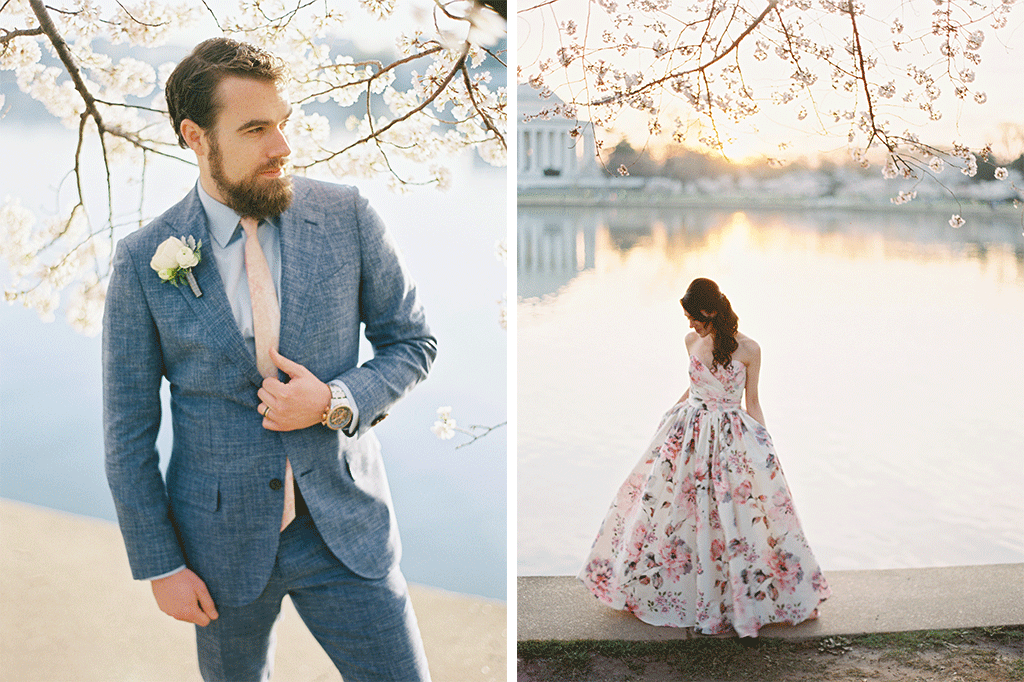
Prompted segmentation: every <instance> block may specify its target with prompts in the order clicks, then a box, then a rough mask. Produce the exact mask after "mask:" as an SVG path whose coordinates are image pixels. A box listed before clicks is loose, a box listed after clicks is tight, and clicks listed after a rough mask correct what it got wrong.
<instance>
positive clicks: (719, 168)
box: [602, 140, 1024, 182]
mask: <svg viewBox="0 0 1024 682" xmlns="http://www.w3.org/2000/svg"><path fill="white" fill-rule="evenodd" d="M659 156H660V158H656V157H655V156H654V155H653V154H651V152H650V150H648V149H646V148H644V149H639V150H638V149H634V148H633V146H632V145H631V144H630V143H629V142H628V141H627V140H622V141H621V142H619V143H618V144H617V145H615V147H614V148H613V149H612V151H611V152H610V153H608V154H602V160H603V164H604V172H605V173H607V174H608V175H610V176H614V177H619V176H620V175H621V173H620V172H619V169H620V168H622V167H624V168H625V169H626V171H627V173H628V174H629V175H630V176H635V177H641V178H655V177H660V178H672V179H673V180H680V181H683V182H686V181H694V180H699V179H701V178H709V177H717V176H722V175H732V174H735V173H736V172H737V171H738V170H740V168H739V167H738V166H737V164H736V163H735V162H733V161H730V160H729V159H726V158H724V157H722V156H721V155H715V154H705V153H702V152H698V151H695V150H693V149H690V148H687V147H683V146H671V147H669V148H668V149H667V150H666V152H665V153H664V154H663V155H659ZM999 167H1004V168H1007V169H1016V170H1017V171H1018V172H1019V173H1021V174H1024V154H1021V155H1020V156H1018V157H1017V158H1016V160H1014V161H1011V162H1009V163H1005V162H1003V161H1000V160H999V159H997V158H995V157H991V156H990V157H989V159H988V161H985V160H982V159H981V158H979V159H978V173H977V174H976V175H975V176H974V177H973V178H972V179H973V180H974V181H975V182H983V181H990V180H995V172H996V168H999ZM810 168H811V166H810V165H809V164H807V163H806V162H803V161H794V162H791V163H787V164H785V165H771V164H768V163H767V162H765V163H761V164H747V165H744V166H742V171H743V173H744V174H745V175H748V176H751V177H755V178H764V179H767V178H773V177H781V176H783V175H786V174H788V173H792V172H793V171H798V170H807V169H810ZM839 168H847V169H849V168H854V169H857V167H856V166H855V165H854V164H853V163H852V162H850V163H837V162H835V161H834V160H831V159H823V160H822V161H820V162H819V163H818V164H817V165H816V166H814V169H815V170H818V171H820V172H825V173H827V172H829V171H831V170H837V169H839ZM858 170H859V169H858ZM874 172H876V173H877V172H878V171H877V168H876V169H875V170H874Z"/></svg>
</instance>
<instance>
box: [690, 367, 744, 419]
mask: <svg viewBox="0 0 1024 682" xmlns="http://www.w3.org/2000/svg"><path fill="white" fill-rule="evenodd" d="M746 382H747V366H746V365H744V364H743V363H742V362H738V361H736V360H730V361H729V364H727V365H725V366H724V367H723V366H722V365H718V366H716V367H715V368H714V369H713V370H712V369H710V368H709V367H708V366H707V365H705V364H704V363H703V362H701V361H700V360H699V359H698V358H697V356H696V355H691V356H690V399H689V402H690V404H691V405H695V406H698V407H700V406H703V407H704V408H706V409H708V410H738V409H740V401H741V400H742V398H743V387H744V386H745V385H746Z"/></svg>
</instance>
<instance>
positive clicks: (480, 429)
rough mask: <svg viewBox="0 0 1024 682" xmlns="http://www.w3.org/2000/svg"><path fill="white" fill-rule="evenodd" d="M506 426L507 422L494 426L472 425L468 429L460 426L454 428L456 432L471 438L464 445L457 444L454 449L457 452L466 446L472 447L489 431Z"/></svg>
mask: <svg viewBox="0 0 1024 682" xmlns="http://www.w3.org/2000/svg"><path fill="white" fill-rule="evenodd" d="M507 424H508V422H501V423H500V424H495V425H494V426H480V425H477V424H473V425H471V426H470V427H469V428H468V429H464V428H462V427H461V426H456V427H455V430H456V431H458V432H459V433H464V434H466V435H467V436H471V438H470V439H469V440H467V441H466V442H465V443H459V444H458V445H456V446H455V449H456V450H459V449H460V448H464V447H466V446H467V445H472V444H473V443H475V442H477V441H478V440H480V439H481V438H483V437H484V436H486V435H487V434H489V433H490V432H491V431H495V430H497V429H500V428H501V427H503V426H505V425H507Z"/></svg>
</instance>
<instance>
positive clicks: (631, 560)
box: [577, 356, 831, 637]
mask: <svg viewBox="0 0 1024 682" xmlns="http://www.w3.org/2000/svg"><path fill="white" fill-rule="evenodd" d="M689 374H690V396H689V399H688V400H686V401H683V402H679V403H676V404H675V405H673V406H672V407H671V409H669V411H668V412H666V413H665V416H664V417H663V419H662V421H661V424H660V426H659V427H658V431H657V433H655V435H654V438H653V439H652V441H651V444H650V445H649V446H648V448H647V449H646V451H645V452H644V455H643V457H641V458H640V461H639V463H638V464H637V465H636V466H635V467H634V468H633V471H632V472H631V473H630V475H629V477H628V478H627V479H626V481H625V483H623V484H622V486H621V487H620V488H619V491H618V494H617V495H616V496H615V499H614V500H613V501H612V504H611V508H610V509H609V510H608V514H607V516H606V517H605V519H604V522H603V523H602V524H601V529H600V531H599V532H598V535H597V539H596V540H595V541H594V544H593V547H592V548H591V551H590V556H589V557H588V558H587V561H586V563H585V564H584V566H583V568H582V569H581V570H580V573H579V575H578V576H577V577H578V578H579V579H580V580H581V581H582V582H583V583H584V584H585V585H586V586H587V588H588V589H590V591H591V592H593V593H594V595H595V596H596V597H597V598H598V599H599V600H601V601H602V602H604V603H605V604H607V605H608V606H611V607H612V608H615V609H620V610H626V611H629V612H630V613H632V614H634V615H635V616H636V617H637V618H639V619H640V620H642V621H644V622H645V623H650V624H651V625H664V626H671V627H689V628H694V629H695V630H696V631H697V632H700V633H703V634H721V633H727V632H729V631H730V629H732V630H734V631H735V632H736V634H738V635H739V636H741V637H756V636H757V632H758V629H759V628H761V627H762V626H764V625H767V624H769V623H790V624H796V623H799V622H802V621H804V620H807V619H808V618H814V617H816V616H817V608H818V605H819V604H820V603H821V602H822V601H824V600H825V599H826V598H827V597H828V596H829V594H831V590H830V589H829V586H828V582H827V581H826V580H825V577H824V576H823V575H822V572H821V568H820V567H819V566H818V563H817V562H816V561H815V559H814V555H813V554H812V553H811V549H810V547H809V546H808V544H807V539H806V538H805V536H804V533H803V530H801V528H800V522H799V520H798V519H797V515H796V510H795V509H794V507H793V498H792V495H791V494H790V492H789V486H788V485H787V484H786V479H785V477H784V476H783V474H782V469H781V467H780V466H779V462H778V459H777V458H776V455H775V448H774V446H773V445H772V441H771V437H770V436H769V435H768V432H767V430H766V429H765V428H764V426H762V425H761V424H760V423H758V422H757V421H756V420H755V419H754V418H753V417H751V416H750V415H748V414H747V413H746V412H745V411H744V410H742V409H741V408H740V399H741V397H742V395H743V388H744V385H745V383H746V366H745V365H744V364H743V363H740V362H737V361H735V360H733V361H730V363H729V364H728V365H726V366H724V367H722V366H716V367H715V368H714V370H712V369H709V368H708V367H706V366H705V365H704V364H703V363H702V362H701V361H700V360H698V359H697V358H696V357H695V356H693V357H691V358H690V365H689Z"/></svg>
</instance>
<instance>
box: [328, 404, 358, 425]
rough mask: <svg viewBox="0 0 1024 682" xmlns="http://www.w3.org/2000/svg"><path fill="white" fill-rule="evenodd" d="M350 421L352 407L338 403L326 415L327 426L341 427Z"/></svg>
mask: <svg viewBox="0 0 1024 682" xmlns="http://www.w3.org/2000/svg"><path fill="white" fill-rule="evenodd" d="M350 421H352V408H350V407H347V406H345V405H339V406H338V407H336V408H334V409H333V410H331V412H330V414H328V415H327V426H329V427H330V428H332V429H343V428H345V427H346V426H348V423H349V422H350Z"/></svg>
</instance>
